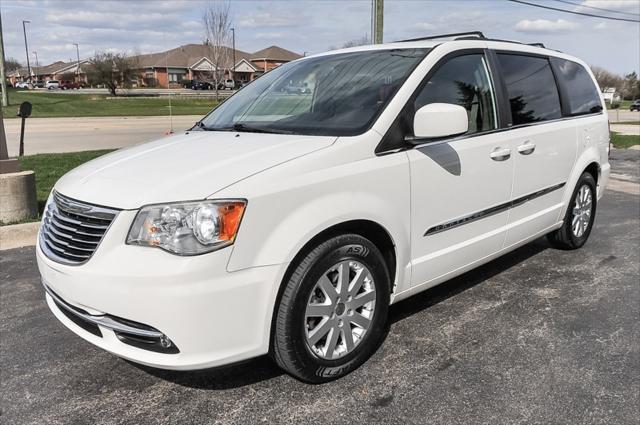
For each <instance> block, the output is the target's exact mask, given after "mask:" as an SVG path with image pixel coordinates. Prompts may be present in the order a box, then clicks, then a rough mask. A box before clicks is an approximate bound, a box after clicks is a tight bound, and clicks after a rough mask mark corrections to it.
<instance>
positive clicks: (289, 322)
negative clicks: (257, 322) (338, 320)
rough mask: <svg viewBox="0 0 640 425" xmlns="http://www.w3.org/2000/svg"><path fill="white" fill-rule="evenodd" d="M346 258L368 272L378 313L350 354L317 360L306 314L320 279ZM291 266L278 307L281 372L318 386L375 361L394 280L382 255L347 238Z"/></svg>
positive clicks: (276, 345)
mask: <svg viewBox="0 0 640 425" xmlns="http://www.w3.org/2000/svg"><path fill="white" fill-rule="evenodd" d="M345 260H354V261H357V262H359V263H361V264H362V265H364V266H365V267H367V268H368V270H369V272H370V273H371V276H372V278H373V283H374V286H375V291H376V298H375V309H374V310H373V318H372V319H371V324H370V325H369V329H368V330H367V331H366V333H365V334H364V336H363V339H362V340H361V341H360V342H359V343H358V344H357V345H355V347H354V348H353V350H352V351H351V352H347V354H345V355H343V356H342V357H339V358H337V359H331V360H329V359H324V358H322V357H320V356H318V355H317V354H316V353H314V352H313V351H312V350H311V348H310V347H309V345H308V344H307V340H306V329H305V320H306V319H305V311H306V307H307V302H308V300H309V297H310V295H311V291H312V290H314V287H315V286H316V283H317V282H318V279H319V278H320V277H321V276H322V275H323V273H325V272H326V271H327V270H328V269H329V268H331V267H332V266H334V265H335V264H337V263H339V262H341V261H345ZM293 267H295V269H294V271H293V273H292V274H291V275H290V277H289V279H288V280H287V281H285V282H283V284H284V285H285V288H284V291H283V293H282V296H281V299H280V303H279V305H277V306H276V309H277V310H276V314H275V319H274V325H273V326H274V331H273V339H272V350H271V355H272V357H273V358H274V360H275V361H276V362H277V363H278V365H279V366H280V367H281V368H283V369H284V370H286V371H287V372H288V373H289V374H291V375H293V376H294V377H296V378H298V379H300V380H302V381H304V382H308V383H316V384H317V383H323V382H328V381H332V380H334V379H337V378H340V377H342V376H345V375H347V374H348V373H350V372H351V371H353V370H355V369H356V368H358V367H359V366H360V365H362V364H363V363H364V362H365V361H366V360H367V359H368V358H369V357H371V355H372V354H373V353H374V352H375V351H376V350H377V348H378V347H379V345H380V343H381V342H382V341H383V339H384V337H385V335H386V330H387V313H388V309H389V293H390V281H389V280H390V279H389V272H388V270H387V266H386V264H385V262H384V259H383V257H382V254H381V253H380V251H379V250H378V248H377V247H376V246H375V245H374V244H373V243H371V241H369V240H368V239H366V238H364V237H362V236H359V235H355V234H346V235H340V236H336V237H333V238H331V239H329V240H327V241H325V242H323V243H321V244H319V245H318V246H317V247H316V248H314V249H313V250H311V251H310V252H309V253H308V254H306V255H305V256H304V258H302V259H301V260H300V261H299V262H298V263H297V264H294V265H293ZM348 326H351V325H348Z"/></svg>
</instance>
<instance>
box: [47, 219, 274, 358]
mask: <svg viewBox="0 0 640 425" xmlns="http://www.w3.org/2000/svg"><path fill="white" fill-rule="evenodd" d="M134 215H135V212H134V211H121V212H120V213H119V215H118V217H117V218H116V219H115V220H114V222H113V223H112V225H111V228H110V229H109V231H108V232H107V234H106V235H105V238H104V239H103V240H102V242H101V244H100V246H99V247H98V249H97V250H96V252H95V254H94V255H93V257H92V258H91V259H90V260H89V261H88V262H87V263H85V264H83V265H80V266H72V265H64V264H60V263H56V262H54V261H52V260H50V259H49V258H48V257H46V256H45V255H44V253H43V252H42V250H41V249H40V246H39V244H38V245H37V260H38V268H39V269H40V274H41V276H42V280H43V283H44V284H45V285H46V286H47V287H48V288H50V290H51V292H53V295H55V296H57V297H59V300H58V304H59V302H60V301H63V302H65V303H67V304H68V305H69V306H71V307H75V308H77V309H80V311H83V312H85V313H87V315H89V316H90V317H89V318H88V319H91V318H92V317H116V318H122V319H126V320H128V321H132V322H137V323H140V324H144V325H146V326H148V327H151V328H153V329H154V330H156V331H159V332H161V333H162V334H163V335H165V336H166V337H167V338H168V339H170V340H171V341H172V343H173V344H174V345H175V346H176V347H178V348H179V352H176V353H166V352H154V351H152V350H149V349H143V348H138V347H135V346H132V345H130V344H127V343H124V342H123V341H122V340H121V339H120V338H118V333H117V329H116V330H114V329H113V327H110V326H109V325H105V324H104V323H102V324H101V323H100V322H99V321H97V322H96V323H95V325H96V326H97V327H98V328H99V330H100V332H99V333H98V334H95V333H92V332H89V331H88V330H87V329H85V328H84V327H82V326H80V325H78V323H77V322H74V321H73V320H71V319H70V318H69V315H68V314H65V312H63V311H62V310H61V309H60V307H59V306H58V304H57V303H56V302H54V299H53V298H52V296H51V295H49V294H47V304H48V305H49V308H50V309H51V311H52V312H53V313H54V315H55V316H56V317H57V318H58V319H59V320H60V321H61V322H62V323H63V324H64V325H65V326H67V327H68V328H69V329H71V330H72V331H73V332H75V333H76V334H78V335H79V336H81V337H82V338H84V339H85V340H87V341H89V342H91V343H92V344H94V345H97V346H99V347H101V348H103V349H105V350H107V351H109V352H111V353H114V354H116V355H118V356H120V357H124V358H126V359H129V360H132V361H134V362H137V363H142V364H145V365H149V366H154V367H159V368H165V369H176V370H189V369H202V368H208V367H213V366H220V365H224V364H229V363H234V362H237V361H241V360H245V359H248V358H251V357H256V356H259V355H262V354H265V353H267V352H268V350H269V338H270V327H271V318H272V313H273V306H274V304H275V299H276V296H277V291H278V287H279V283H280V281H281V279H282V276H283V274H284V271H285V269H286V264H281V265H273V266H265V267H258V268H249V269H244V270H239V271H236V272H232V273H229V272H227V271H226V266H227V263H228V261H229V258H230V256H231V253H232V249H233V247H228V248H224V249H222V250H220V251H216V252H213V253H210V254H205V255H200V256H194V257H180V256H176V255H172V254H169V253H166V252H164V251H162V250H160V249H153V248H146V247H138V246H130V245H125V244H124V241H125V238H126V233H127V232H128V230H129V225H130V223H131V222H132V220H133V216H134ZM67 313H68V312H67ZM99 334H101V335H102V336H99Z"/></svg>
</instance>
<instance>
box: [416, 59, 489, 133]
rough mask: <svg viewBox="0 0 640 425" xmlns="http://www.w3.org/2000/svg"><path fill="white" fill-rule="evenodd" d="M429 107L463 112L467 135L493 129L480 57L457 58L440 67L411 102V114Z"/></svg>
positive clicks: (485, 78)
mask: <svg viewBox="0 0 640 425" xmlns="http://www.w3.org/2000/svg"><path fill="white" fill-rule="evenodd" d="M430 103H453V104H456V105H460V106H462V107H464V108H465V109H466V110H467V115H468V117H469V131H468V132H467V134H471V133H478V132H481V131H487V130H492V129H494V128H496V112H495V102H494V95H493V90H492V87H491V82H490V79H489V72H488V70H487V66H486V63H485V61H484V58H483V56H482V55H465V56H458V57H455V58H453V59H451V60H449V61H447V62H446V63H445V64H444V65H442V66H441V67H440V68H438V70H437V71H436V72H435V74H433V76H432V77H431V78H430V79H429V82H428V83H427V85H426V86H425V87H424V88H423V89H422V91H421V92H420V93H419V94H418V97H417V98H416V100H415V104H414V107H415V110H416V111H417V110H418V109H420V108H421V107H422V106H424V105H428V104H430Z"/></svg>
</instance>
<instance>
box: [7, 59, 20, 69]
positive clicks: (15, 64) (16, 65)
mask: <svg viewBox="0 0 640 425" xmlns="http://www.w3.org/2000/svg"><path fill="white" fill-rule="evenodd" d="M4 66H5V68H6V70H7V72H11V71H15V70H16V69H20V68H22V64H21V63H20V61H18V60H17V59H15V58H6V59H5V60H4Z"/></svg>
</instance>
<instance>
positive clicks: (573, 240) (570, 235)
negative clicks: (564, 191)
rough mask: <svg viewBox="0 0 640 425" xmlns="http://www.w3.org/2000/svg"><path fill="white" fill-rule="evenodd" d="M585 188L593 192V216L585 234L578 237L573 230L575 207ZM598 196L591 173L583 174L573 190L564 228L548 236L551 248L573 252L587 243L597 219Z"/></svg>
mask: <svg viewBox="0 0 640 425" xmlns="http://www.w3.org/2000/svg"><path fill="white" fill-rule="evenodd" d="M583 186H587V187H588V188H589V190H590V191H591V200H592V201H591V202H592V203H591V214H590V216H589V224H588V225H587V228H586V230H584V233H583V234H582V235H580V236H576V235H575V234H574V232H573V229H572V227H573V218H574V206H575V204H576V197H577V196H578V192H579V191H580V188H582V187H583ZM596 194H597V186H596V181H595V179H594V178H593V176H592V175H591V174H590V173H587V172H584V173H582V175H581V176H580V178H579V179H578V183H577V184H576V187H575V188H574V189H573V194H572V195H571V200H570V201H569V205H568V207H567V212H566V214H565V216H564V222H563V224H562V227H561V228H559V229H558V230H555V231H553V232H551V233H549V234H548V235H547V240H548V241H549V243H550V244H551V246H553V247H554V248H557V249H563V250H573V249H578V248H581V247H582V246H583V245H584V244H585V243H586V242H587V239H589V235H590V234H591V229H592V228H593V223H594V221H595V218H596V207H597V203H598V199H597V195H596Z"/></svg>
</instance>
